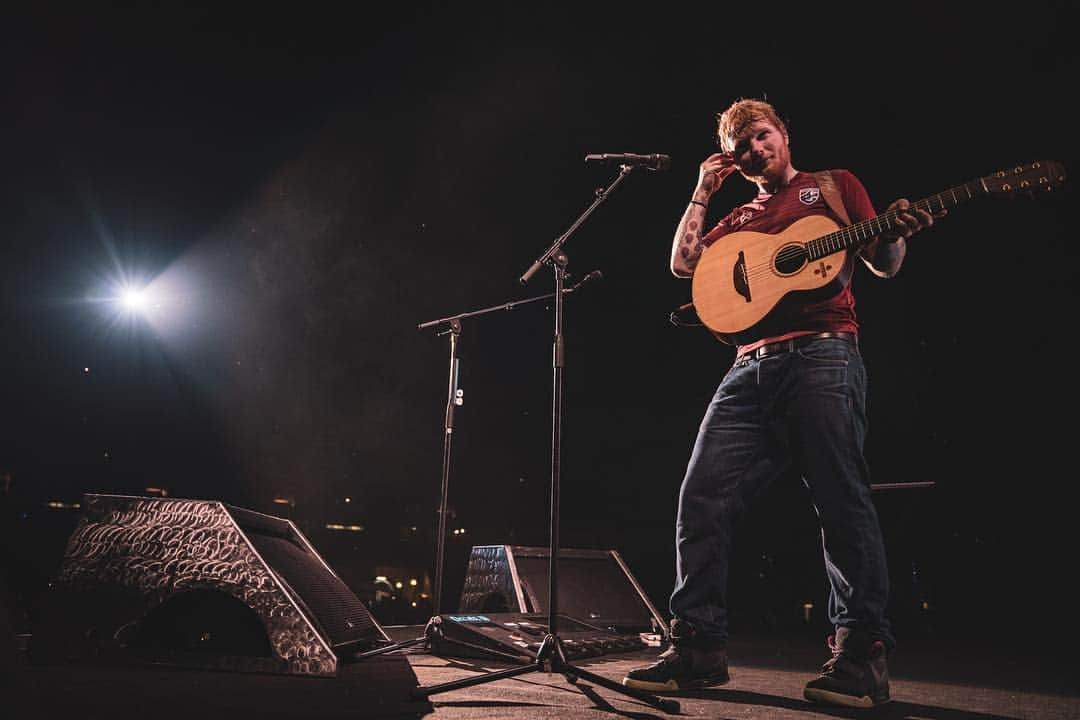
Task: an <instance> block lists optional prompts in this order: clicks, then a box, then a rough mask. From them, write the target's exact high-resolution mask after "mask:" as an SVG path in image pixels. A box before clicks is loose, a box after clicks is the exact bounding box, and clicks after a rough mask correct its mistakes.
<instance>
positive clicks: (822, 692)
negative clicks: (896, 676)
mask: <svg viewBox="0 0 1080 720" xmlns="http://www.w3.org/2000/svg"><path fill="white" fill-rule="evenodd" d="M853 638H855V636H854V635H853V634H852V633H851V631H850V630H848V629H847V628H844V627H841V628H837V629H836V635H835V636H830V637H829V649H830V650H831V651H832V658H830V659H829V661H828V662H826V663H825V665H824V667H822V669H821V675H820V676H818V677H817V678H815V679H814V680H811V681H810V682H808V683H807V684H806V688H805V689H804V690H803V697H805V698H806V699H807V700H809V701H810V702H816V703H826V704H829V705H844V706H846V707H854V708H870V707H875V706H877V705H883V704H885V703H887V702H889V668H888V666H887V665H886V662H885V656H886V651H885V644H884V643H883V642H881V641H880V640H874V641H872V642H870V643H869V644H867V643H866V642H865V641H864V642H862V643H861V647H860V643H859V642H857V641H856V640H853Z"/></svg>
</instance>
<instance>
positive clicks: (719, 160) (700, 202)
mask: <svg viewBox="0 0 1080 720" xmlns="http://www.w3.org/2000/svg"><path fill="white" fill-rule="evenodd" d="M736 169H737V168H736V167H735V162H734V160H733V159H732V156H731V154H730V153H715V154H713V155H710V156H709V157H708V158H706V159H705V162H703V163H701V168H700V169H699V171H698V183H697V187H696V188H694V194H693V195H692V196H691V199H690V202H689V203H688V204H687V206H686V212H684V213H683V216H682V220H680V221H679V227H678V228H676V230H675V240H674V241H673V242H672V244H671V272H672V273H674V274H675V276H676V277H683V278H687V277H690V276H691V275H693V274H694V268H695V267H697V263H698V260H699V259H700V258H701V252H702V251H703V250H704V249H705V247H704V245H702V242H701V239H702V237H704V235H705V212H706V210H707V209H708V208H707V206H708V204H709V199H710V198H711V197H712V196H713V193H715V192H716V191H717V190H719V189H720V183H722V182H724V179H725V178H726V177H727V176H728V175H730V174H731V173H733V172H735V170H736Z"/></svg>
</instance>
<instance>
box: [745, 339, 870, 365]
mask: <svg viewBox="0 0 1080 720" xmlns="http://www.w3.org/2000/svg"><path fill="white" fill-rule="evenodd" d="M827 338H836V339H838V340H843V341H844V342H848V343H851V344H852V345H858V344H859V340H858V337H857V336H856V335H855V333H850V332H819V333H813V334H812V335H799V336H797V337H793V338H789V339H787V340H780V341H779V342H773V343H765V344H764V345H762V346H761V347H757V348H754V349H753V350H751V351H750V352H746V353H742V354H741V355H739V356H738V357H736V358H735V363H734V364H735V365H742V364H743V363H748V362H750V361H751V360H760V359H761V358H763V357H765V356H766V355H775V354H777V353H784V352H791V351H792V350H795V349H797V348H801V347H802V346H803V345H808V344H810V343H812V342H814V341H815V340H825V339H827Z"/></svg>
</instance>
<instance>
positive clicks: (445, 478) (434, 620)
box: [353, 270, 603, 660]
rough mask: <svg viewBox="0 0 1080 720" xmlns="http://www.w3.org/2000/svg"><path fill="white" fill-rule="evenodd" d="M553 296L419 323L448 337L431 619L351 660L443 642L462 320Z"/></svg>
mask: <svg viewBox="0 0 1080 720" xmlns="http://www.w3.org/2000/svg"><path fill="white" fill-rule="evenodd" d="M602 277H603V275H602V273H601V272H600V271H599V270H593V271H592V272H591V273H589V274H588V275H586V276H585V277H584V278H582V279H581V280H580V281H578V283H577V284H575V285H574V286H573V287H569V288H566V289H565V290H562V293H561V294H562V295H569V294H570V293H573V292H575V291H577V290H578V289H579V288H581V287H582V286H583V285H585V284H586V283H589V282H592V281H593V280H599V279H600V278H602ZM554 296H555V293H548V294H547V295H540V296H538V297H532V298H527V299H525V300H515V301H511V302H507V303H503V304H501V305H492V306H490V307H486V308H481V309H479V310H471V311H469V312H464V313H460V314H458V315H452V316H450V317H445V318H439V319H438V320H429V321H427V322H422V323H420V324H419V325H418V326H417V327H418V328H419V329H420V330H424V329H426V328H431V327H442V326H445V328H446V329H445V330H442V331H440V332H438V333H437V335H439V336H442V335H448V336H449V337H450V377H449V382H448V383H447V392H446V422H445V423H444V425H443V456H442V482H441V492H440V495H439V522H438V531H437V534H436V540H435V589H434V597H433V598H432V615H431V619H429V620H428V622H427V624H426V625H425V626H424V632H423V634H422V635H420V636H418V637H415V638H411V639H409V640H402V641H400V642H396V643H391V644H388V645H383V646H382V647H378V648H375V649H373V650H367V651H365V652H361V653H357V654H356V655H354V656H353V659H355V660H363V659H365V658H369V657H374V656H375V655H383V654H385V653H388V652H393V651H395V650H404V649H406V648H410V647H413V646H415V645H420V644H424V645H425V647H426V648H427V649H430V647H431V642H432V640H433V639H439V640H445V636H444V635H443V632H442V617H441V613H440V607H441V603H442V586H443V567H444V564H445V556H446V513H447V498H448V496H449V489H450V448H451V441H452V439H453V435H454V409H455V408H457V407H460V406H461V405H463V404H464V402H465V394H464V392H463V391H462V390H461V389H460V388H459V387H458V376H459V375H460V371H461V361H460V357H459V352H458V346H459V345H460V340H461V321H462V320H464V319H465V318H468V317H473V316H476V315H484V314H486V313H489V312H494V311H496V310H513V309H514V308H516V307H518V306H519V305H525V304H528V303H532V302H537V301H539V300H547V299H549V298H552V297H554Z"/></svg>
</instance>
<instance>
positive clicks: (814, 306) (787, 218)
mask: <svg viewBox="0 0 1080 720" xmlns="http://www.w3.org/2000/svg"><path fill="white" fill-rule="evenodd" d="M829 173H830V174H831V175H832V177H833V181H834V182H835V183H836V188H837V190H839V192H840V197H841V198H842V200H843V203H844V209H845V210H846V211H847V214H848V217H849V219H850V220H851V222H852V223H857V222H861V221H863V220H868V219H870V218H872V217H874V216H875V215H877V212H876V211H875V210H874V205H873V203H872V202H871V201H870V196H869V195H868V194H867V192H866V188H865V187H863V184H862V183H861V182H859V179H858V178H857V177H855V175H853V174H852V173H851V172H850V171H848V170H830V171H829ZM807 215H825V216H826V217H828V218H829V219H831V220H832V221H833V222H835V223H837V224H838V225H841V226H842V225H843V224H844V223H843V221H842V220H841V219H840V218H839V217H837V216H836V214H835V213H834V212H833V211H832V209H831V208H830V207H829V204H828V203H827V202H826V201H825V196H824V195H822V193H821V190H820V188H819V187H818V184H817V178H815V177H814V175H813V174H812V173H806V172H800V173H796V175H795V177H794V178H792V179H791V182H790V183H789V184H788V185H786V186H785V187H783V188H781V189H780V191H779V192H777V193H775V194H773V195H770V194H768V193H764V192H762V193H759V194H758V196H757V197H756V198H754V199H753V200H752V201H750V202H748V203H745V204H743V205H740V206H739V207H737V208H735V209H734V210H732V211H731V213H729V214H728V215H727V217H725V218H724V219H723V220H721V221H720V222H719V223H717V224H716V226H715V227H713V229H712V230H710V231H709V232H708V233H707V234H706V235H705V237H704V238H703V239H702V240H703V242H704V244H705V246H706V247H708V246H709V245H712V244H713V243H714V242H717V241H720V242H723V240H722V238H723V237H724V236H725V235H727V234H728V233H731V232H736V231H741V230H752V231H754V232H762V233H778V232H781V231H782V230H784V229H785V228H787V227H788V226H789V225H791V224H792V223H793V222H795V221H796V220H798V219H800V218H804V217H806V216H807ZM858 329H859V324H858V322H857V321H856V319H855V297H854V296H853V295H852V293H851V284H850V283H849V284H848V285H846V286H845V287H844V288H843V289H842V290H840V291H839V292H838V293H836V294H835V295H833V296H832V297H830V298H828V299H826V300H818V301H816V302H806V301H805V300H803V301H802V302H800V301H799V300H798V297H797V294H796V296H794V297H792V296H789V297H786V298H784V300H783V301H781V302H780V303H778V304H777V306H776V307H775V308H773V310H772V312H770V313H769V314H768V315H767V316H766V317H765V318H764V319H763V320H762V321H761V322H760V323H758V324H757V325H756V326H755V327H754V328H753V337H751V338H743V337H740V340H742V341H743V342H740V343H739V351H740V352H741V351H742V350H744V349H747V348H749V347H750V346H757V345H760V344H761V343H762V342H767V341H769V340H774V339H780V338H782V337H790V336H792V335H797V334H803V333H815V332H851V333H854V332H857V331H858Z"/></svg>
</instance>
